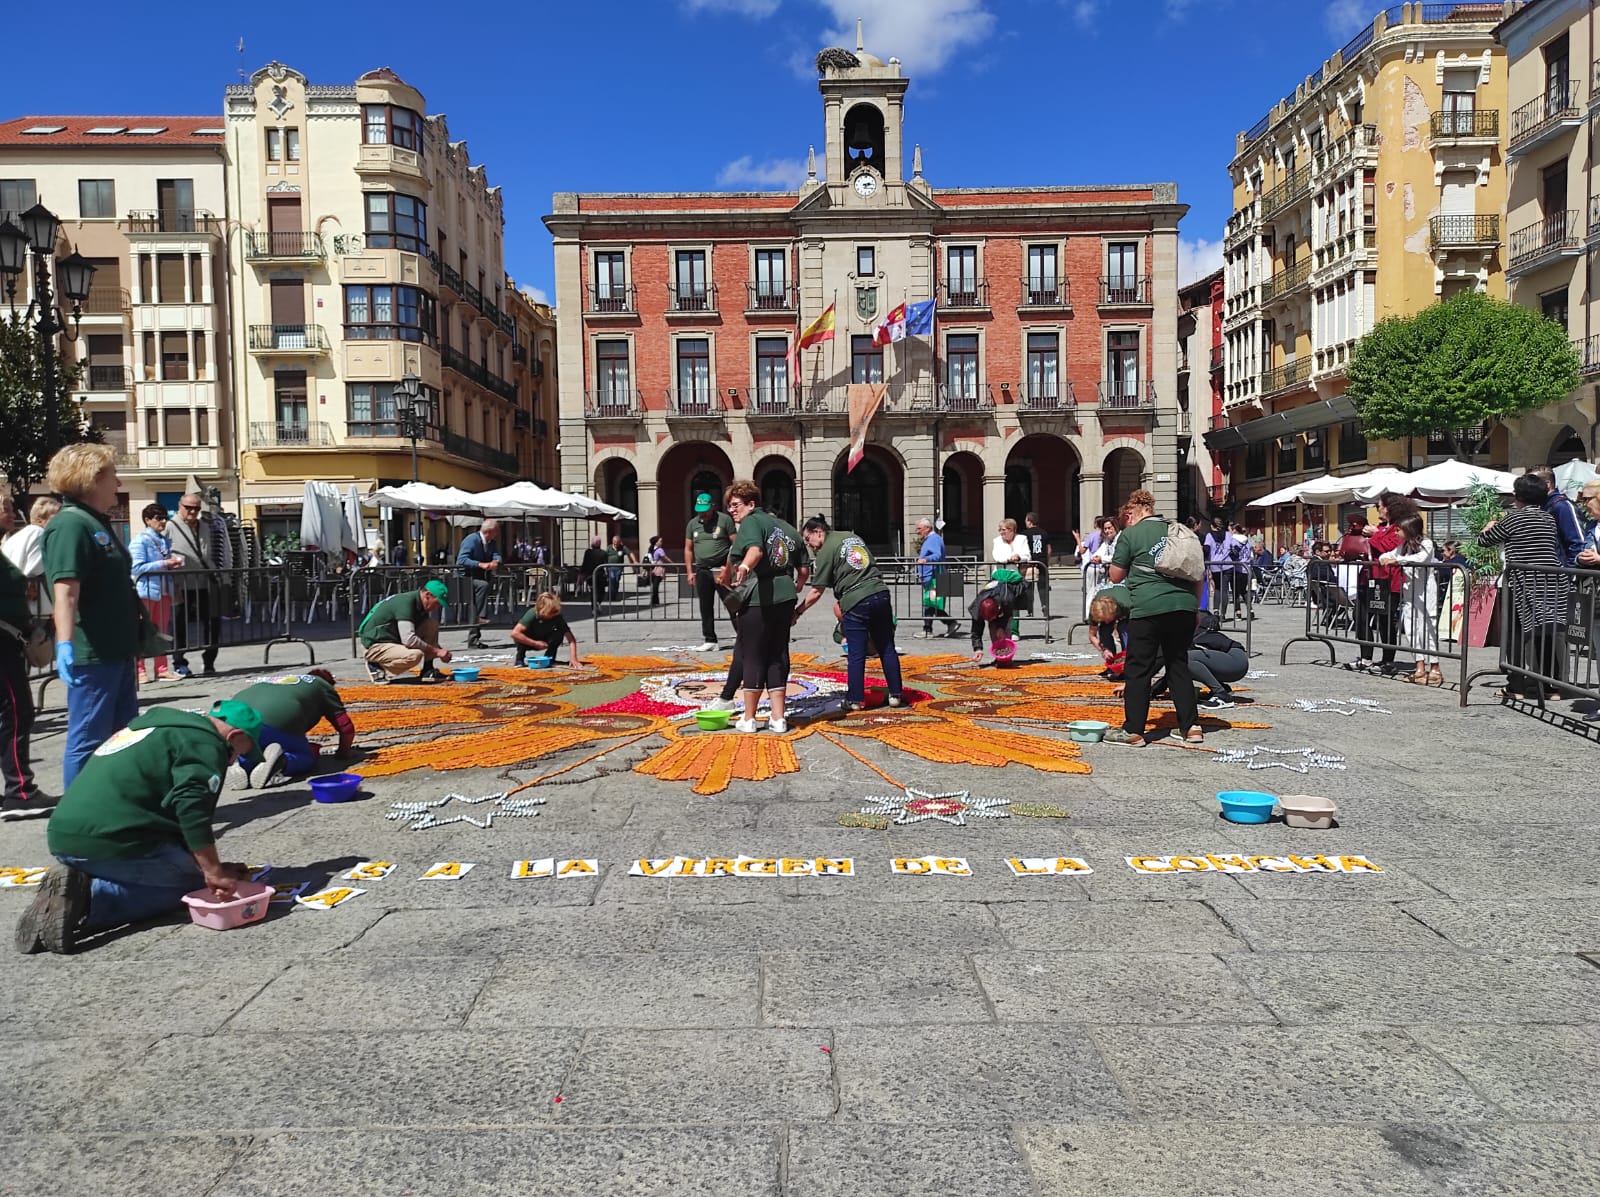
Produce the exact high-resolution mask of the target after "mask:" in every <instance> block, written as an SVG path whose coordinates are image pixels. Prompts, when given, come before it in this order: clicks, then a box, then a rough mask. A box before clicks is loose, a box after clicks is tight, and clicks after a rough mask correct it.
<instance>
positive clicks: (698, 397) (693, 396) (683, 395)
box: [667, 386, 723, 419]
mask: <svg viewBox="0 0 1600 1197" xmlns="http://www.w3.org/2000/svg"><path fill="white" fill-rule="evenodd" d="M722 411H723V407H722V396H721V395H720V394H719V393H718V392H716V391H713V390H712V389H711V388H710V387H709V386H706V387H695V388H693V389H691V390H687V391H676V390H668V391H667V414H668V415H669V416H680V417H682V418H685V419H696V418H699V419H711V418H713V417H716V416H720V415H721V414H722Z"/></svg>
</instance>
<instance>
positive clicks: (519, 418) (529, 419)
mask: <svg viewBox="0 0 1600 1197" xmlns="http://www.w3.org/2000/svg"><path fill="white" fill-rule="evenodd" d="M511 427H513V428H516V429H519V430H521V431H523V432H527V431H529V430H530V429H532V428H533V414H532V413H531V412H525V411H522V410H521V409H520V408H519V409H518V410H517V411H514V412H512V413H511Z"/></svg>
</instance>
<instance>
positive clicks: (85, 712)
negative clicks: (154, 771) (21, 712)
mask: <svg viewBox="0 0 1600 1197" xmlns="http://www.w3.org/2000/svg"><path fill="white" fill-rule="evenodd" d="M73 672H74V673H75V674H76V675H77V676H78V678H79V679H80V681H79V683H78V685H76V686H68V687H67V749H66V760H65V761H64V762H63V765H62V773H63V780H62V783H61V787H62V789H66V788H67V787H68V786H70V785H71V784H72V779H73V778H74V777H76V776H78V770H79V769H81V768H83V762H84V761H86V760H88V759H89V758H90V757H91V756H93V755H94V750H95V749H96V748H99V747H100V745H102V744H104V743H105V742H106V741H107V740H109V739H110V738H111V737H112V736H113V735H115V734H116V733H117V732H119V731H121V730H122V729H123V728H125V727H127V726H128V721H129V720H130V719H132V718H133V717H134V716H135V715H137V714H138V713H139V691H138V689H137V688H136V687H135V686H134V682H133V662H132V661H115V662H112V663H110V664H105V665H79V666H78V667H77V668H76V669H74V670H73Z"/></svg>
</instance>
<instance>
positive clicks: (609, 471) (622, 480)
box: [594, 453, 639, 540]
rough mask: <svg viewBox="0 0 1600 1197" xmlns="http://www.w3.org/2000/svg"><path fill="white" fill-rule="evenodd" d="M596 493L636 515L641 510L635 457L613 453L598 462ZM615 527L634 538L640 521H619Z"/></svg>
mask: <svg viewBox="0 0 1600 1197" xmlns="http://www.w3.org/2000/svg"><path fill="white" fill-rule="evenodd" d="M594 493H595V495H596V497H598V498H599V499H600V500H601V501H602V502H606V503H610V504H612V505H613V506H616V507H620V508H622V509H623V510H624V511H632V512H634V513H636V514H637V512H638V510H639V471H638V468H637V466H636V465H635V464H634V461H633V458H631V457H628V456H626V455H624V454H622V453H613V454H611V455H610V456H608V457H604V458H602V459H601V460H599V461H597V462H595V465H594ZM612 528H613V530H614V531H617V532H621V533H622V535H623V537H624V538H626V539H628V540H634V539H636V538H637V537H638V535H639V521H638V520H616V521H615V522H614V523H613V525H612Z"/></svg>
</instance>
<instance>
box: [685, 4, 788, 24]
mask: <svg viewBox="0 0 1600 1197" xmlns="http://www.w3.org/2000/svg"><path fill="white" fill-rule="evenodd" d="M681 3H682V4H683V10H684V12H686V13H688V14H689V15H690V16H693V15H694V14H696V13H702V12H731V13H734V14H735V15H737V16H741V17H754V18H755V19H756V20H761V19H762V18H764V17H770V16H771V15H772V14H773V13H775V12H777V11H778V5H779V4H780V3H782V0H681Z"/></svg>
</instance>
